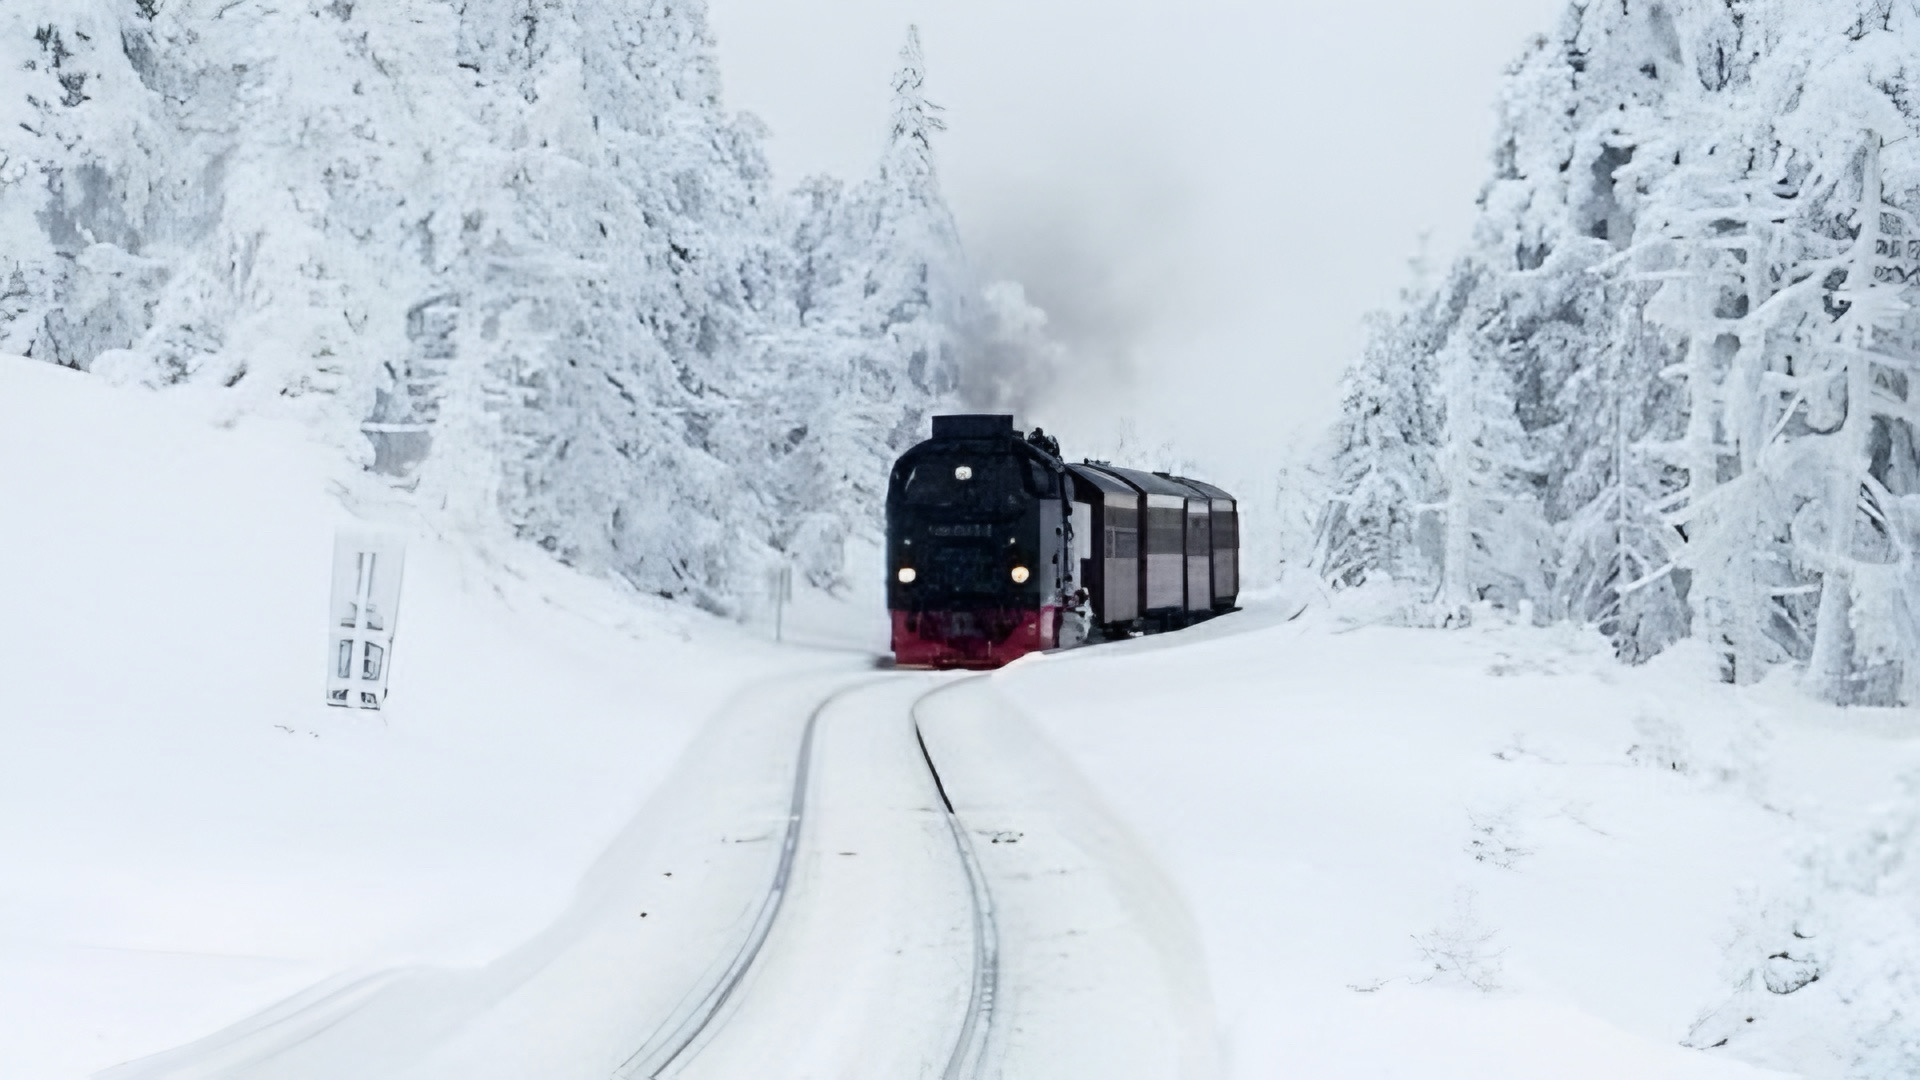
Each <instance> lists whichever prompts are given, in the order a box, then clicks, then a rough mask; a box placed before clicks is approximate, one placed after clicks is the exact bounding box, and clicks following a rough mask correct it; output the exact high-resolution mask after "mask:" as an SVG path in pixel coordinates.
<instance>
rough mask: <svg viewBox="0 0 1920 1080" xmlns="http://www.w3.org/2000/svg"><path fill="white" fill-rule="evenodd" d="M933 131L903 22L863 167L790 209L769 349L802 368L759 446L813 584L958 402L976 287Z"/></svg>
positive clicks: (875, 512)
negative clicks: (783, 312)
mask: <svg viewBox="0 0 1920 1080" xmlns="http://www.w3.org/2000/svg"><path fill="white" fill-rule="evenodd" d="M944 127H945V122H944V121H943V120H942V119H941V117H940V108H939V106H937V105H935V104H934V103H933V102H931V101H930V100H929V99H928V97H927V94H926V61H925V56H924V54H923V52H922V49H921V45H920V36H919V31H918V30H917V29H913V28H910V29H909V30H908V33H907V40H906V43H905V45H904V46H903V47H902V48H901V51H900V64H899V68H898V69H897V71H896V73H895V75H894V79H893V108H892V118H891V124H890V128H889V131H888V135H887V141H886V144H885V147H884V149H883V150H882V153H881V159H880V162H879V166H878V169H877V171H876V174H875V175H874V176H873V177H871V178H870V179H868V180H867V181H865V182H863V183H861V184H859V185H856V186H855V187H854V188H852V189H851V190H849V189H847V188H846V187H845V186H844V185H842V184H840V183H838V182H837V181H831V180H825V179H817V180H813V181H810V182H809V183H808V184H806V185H805V186H803V188H802V189H801V191H800V192H798V193H797V194H796V197H795V199H794V200H793V201H792V203H791V204H790V214H791V218H790V220H791V225H790V229H791V232H790V235H791V237H792V241H791V243H792V246H793V250H794V253H795V259H796V272H795V279H794V285H793V290H792V298H791V303H792V310H793V311H794V313H795V320H796V321H795V324H794V325H793V326H792V327H791V328H790V329H788V330H787V331H785V332H782V333H781V334H779V335H778V336H777V337H775V338H773V339H772V340H770V342H769V343H768V346H769V353H768V355H769V356H770V357H771V358H772V359H773V360H774V361H775V362H777V363H785V364H790V365H792V366H793V367H794V368H796V369H798V370H803V371H805V372H806V373H807V374H806V375H805V377H803V378H800V379H798V380H795V382H796V384H797V385H795V387H794V389H795V390H796V391H797V392H796V393H794V394H792V395H791V396H790V397H789V398H788V400H787V401H786V402H784V403H782V404H780V405H777V406H776V408H777V409H778V412H777V415H779V416H781V417H782V421H781V423H780V424H779V425H778V426H777V427H776V428H775V429H774V432H773V439H772V442H773V450H774V453H775V455H776V460H777V461H778V462H779V465H778V468H779V476H780V478H781V483H780V491H781V494H780V496H779V502H780V505H781V506H782V513H783V518H784V520H785V522H786V524H785V527H784V529H783V537H784V539H783V540H782V542H781V543H782V546H783V547H785V548H787V550H788V551H789V552H790V553H791V554H792V556H793V557H794V558H795V559H796V560H798V562H799V564H800V565H801V568H802V569H803V571H804V572H805V573H806V575H807V577H808V578H809V579H810V580H812V581H813V582H814V583H815V584H818V585H823V586H827V585H836V584H839V583H840V581H841V580H842V574H843V572H844V570H843V560H842V554H841V552H842V547H843V545H844V544H845V542H846V541H847V539H848V538H849V536H850V530H852V529H855V528H859V529H860V530H861V531H864V532H867V533H872V532H873V529H874V523H877V522H878V520H879V513H880V508H881V504H882V502H883V500H884V497H885V478H886V475H887V466H888V463H889V462H890V461H891V459H892V457H893V456H894V455H895V454H897V453H898V452H899V451H900V450H902V449H905V447H906V446H908V445H910V444H911V443H912V442H914V441H916V440H917V439H918V438H919V436H920V433H921V432H922V431H923V429H924V427H925V424H926V417H927V416H928V415H929V414H930V413H931V412H932V411H934V409H935V408H936V407H939V406H942V405H946V404H950V403H953V402H954V401H955V400H956V397H957V394H958V392H959V384H960V380H961V377H962V372H963V370H964V368H965V366H964V365H963V364H962V358H963V356H966V357H968V358H971V357H972V356H973V355H974V354H975V353H976V352H977V350H978V349H979V348H980V346H981V344H982V341H981V336H982V333H983V327H984V324H983V318H982V314H981V311H982V300H981V294H980V290H979V287H978V285H977V283H976V282H975V280H974V278H973V276H972V272H971V270H970V268H969V266H968V263H967V260H966V257H965V254H964V252H963V250H962V248H961V245H960V239H959V230H958V229H957V227H956V226H955V225H954V222H953V216H952V213H951V212H950V211H949V210H948V209H947V205H946V201H945V199H944V198H943V197H942V195H941V193H940V182H939V170H938V167H937V163H936V159H935V155H934V149H933V142H934V136H935V135H936V134H937V133H938V132H940V131H941V130H943V129H944ZM829 507H847V508H852V509H853V510H854V511H855V512H853V513H844V512H833V511H829V510H827V509H826V508H829Z"/></svg>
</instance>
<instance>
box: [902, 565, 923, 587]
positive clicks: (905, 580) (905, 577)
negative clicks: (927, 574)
mask: <svg viewBox="0 0 1920 1080" xmlns="http://www.w3.org/2000/svg"><path fill="white" fill-rule="evenodd" d="M919 576H920V575H919V574H917V573H915V572H914V569H913V567H911V566H903V567H901V568H900V584H902V585H911V584H913V582H914V579H915V578H918V577H919Z"/></svg>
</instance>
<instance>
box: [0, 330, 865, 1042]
mask: <svg viewBox="0 0 1920 1080" xmlns="http://www.w3.org/2000/svg"><path fill="white" fill-rule="evenodd" d="M194 406H203V407H204V408H195V407H194ZM208 417H212V418H214V419H215V420H221V421H222V422H223V423H224V425H225V426H224V429H223V427H221V426H216V424H214V423H209V422H208ZM389 498H390V497H389V493H388V492H387V491H386V489H385V488H384V486H383V485H380V484H378V483H367V482H364V481H363V480H362V479H361V478H360V477H359V475H358V474H357V472H356V471H355V470H352V469H350V468H343V467H342V466H340V465H339V464H338V462H337V460H336V459H335V458H334V456H333V455H332V454H331V453H330V452H329V450H328V449H326V448H325V447H321V446H315V445H313V444H311V443H309V442H307V441H306V439H305V438H304V434H303V432H302V431H300V430H299V429H297V428H291V427H283V426H277V425H274V424H270V423H266V422H261V421H256V420H241V421H237V422H236V421H234V420H233V418H232V416H231V413H230V412H226V411H224V402H223V401H222V399H220V397H219V396H218V395H213V394H209V395H207V396H206V397H204V398H202V399H192V398H185V397H180V396H171V397H168V398H164V399H162V398H156V397H153V396H151V395H148V394H145V393H142V392H136V391H116V390H113V389H110V388H108V387H105V386H103V385H101V384H100V382H99V380H97V379H94V378H91V377H89V376H86V375H82V374H79V373H77V372H73V371H69V370H66V369H63V368H58V367H55V366H53V365H49V364H42V363H36V362H32V361H27V360H21V359H0V506H4V507H5V508H6V511H5V515H4V517H5V522H6V524H5V527H4V529H0V596H4V597H5V601H4V612H5V617H4V621H0V686H3V687H4V692H3V693H0V863H4V864H5V866H6V867H7V870H6V872H5V873H4V874H0V1015H4V1016H6V1017H7V1020H6V1023H5V1024H4V1025H0V1026H3V1027H4V1029H5V1033H4V1035H0V1075H4V1076H7V1077H9V1078H20V1080H27V1078H42V1077H77V1076H81V1075H85V1074H86V1073H88V1072H91V1071H93V1070H95V1069H99V1068H104V1067H106V1066H109V1065H112V1064H115V1063H117V1062H120V1061H125V1060H128V1059H130V1058H134V1057H138V1056H141V1055H143V1054H147V1053H152V1052H156V1051H160V1050H164V1049H167V1048H169V1047H172V1046H175V1045H178V1044H180V1043H182V1042H185V1041H187V1040H189V1039H192V1038H195V1037H198V1036H200V1035H203V1034H205V1033H207V1032H210V1031H212V1030H215V1029H217V1028H220V1027H223V1026H225V1025H226V1024H228V1023H231V1022H233V1021H235V1020H237V1019H239V1018H240V1017H242V1016H245V1015H247V1014H249V1013H251V1012H253V1011H255V1010H257V1009H259V1008H262V1007H264V1006H266V1005H268V1004H269V1003H271V1002H273V1001H275V1000H277V999H279V998H281V997H284V996H286V995H289V994H292V993H294V992H295V991H298V990H301V989H303V988H305V987H307V986H308V985H310V984H314V983H318V982H321V981H323V980H326V979H330V978H333V977H335V976H338V975H340V974H342V973H348V972H354V971H370V970H377V969H381V968H387V967H393V966H398V965H406V964H413V963H433V964H448V965H454V966H461V965H469V964H474V963H479V962H482V961H485V960H488V959H491V958H493V957H495V956H497V955H499V954H500V953H501V952H503V951H505V950H506V949H508V948H509V947H511V946H514V945H517V944H519V943H521V942H522V941H523V940H525V939H527V938H529V937H531V936H533V935H534V934H535V933H536V932H538V931H539V930H541V929H542V928H544V927H546V926H548V925H549V924H550V923H551V922H553V921H554V920H555V919H556V918H557V917H558V915H559V914H560V912H561V911H562V910H564V909H565V908H566V907H567V906H568V905H569V903H570V902H571V901H572V899H573V893H574V890H575V888H576V885H577V883H578V882H579V880H580V879H581V876H582V874H583V873H584V872H585V871H586V869H587V867H588V866H589V865H590V864H592V863H593V862H594V860H595V859H596V858H597V857H599V856H600V855H601V853H602V851H603V849H605V848H606V847H607V845H608V844H609V843H610V842H611V840H612V839H613V837H614V836H615V835H616V834H617V833H618V832H619V831H620V830H621V829H622V828H623V826H624V825H625V824H626V823H627V822H628V820H629V819H630V818H631V817H633V815H634V814H635V813H636V812H637V811H638V810H639V808H640V807H641V805H642V804H643V803H644V802H645V801H646V799H647V798H648V797H649V795H650V794H651V792H652V791H653V789H654V788H655V787H656V786H657V785H658V784H659V783H660V781H661V779H662V778H663V777H665V776H666V775H667V774H668V772H669V770H670V767H671V766H672V765H673V763H674V762H675V760H676V759H677V758H678V757H679V755H680V754H681V752H682V750H683V749H684V747H685V746H686V745H687V743H688V740H689V739H690V738H691V737H692V736H693V734H694V733H695V732H696V731H697V730H698V728H699V726H700V724H701V722H702V721H703V720H704V719H705V718H706V716H707V715H709V714H710V713H712V712H713V711H714V710H715V709H717V708H718V706H719V705H720V703H721V702H722V701H723V700H724V699H725V698H727V697H728V696H729V695H730V694H732V693H733V692H734V691H735V690H736V689H737V688H739V687H740V686H742V685H743V684H745V683H746V682H748V681H750V680H753V679H756V678H763V677H766V676H768V675H771V674H773V673H775V672H778V671H781V670H792V669H795V668H806V667H818V666H823V665H826V666H833V665H839V666H846V665H856V666H857V665H858V664H859V663H861V662H863V658H864V657H865V656H866V655H868V654H867V653H866V652H865V651H864V648H865V647H867V646H869V645H870V642H871V635H869V637H868V639H867V640H859V639H857V638H856V639H853V640H846V641H844V642H843V644H842V645H841V646H839V648H840V649H841V650H842V651H840V652H834V651H832V650H827V651H821V650H818V649H799V650H792V649H790V650H786V651H783V652H781V653H775V652H774V651H773V650H772V649H770V648H768V647H765V646H762V645H759V644H757V643H756V639H755V635H757V634H758V633H759V632H758V630H755V631H754V632H753V633H751V634H749V633H746V632H743V631H742V630H739V629H735V628H731V627H729V626H728V625H726V624H722V623H717V622H714V621H712V620H709V619H707V618H705V617H702V616H697V615H693V614H691V613H689V612H686V611H685V610H683V609H676V608H675V607H674V606H673V605H671V604H669V603H667V602H666V601H662V600H658V599H655V598H649V597H641V596H636V595H634V594H632V593H631V592H625V591H616V590H614V589H612V588H610V587H608V586H606V585H604V584H599V583H595V582H592V581H590V580H587V579H583V578H581V577H579V576H578V575H576V574H574V573H572V572H570V571H566V570H564V569H563V568H560V567H558V566H556V565H555V564H553V563H552V562H551V561H550V560H548V559H546V558H545V557H544V556H543V555H541V554H540V553H539V552H538V551H535V550H533V549H530V548H526V547H523V546H522V545H520V544H518V543H516V542H513V541H510V540H504V539H503V540H498V541H485V540H481V541H476V540H474V539H472V538H470V537H457V536H440V535H437V534H436V532H435V530H434V529H433V528H431V527H429V526H427V525H426V524H424V523H423V522H422V521H421V520H419V519H418V518H416V517H414V516H413V515H411V514H410V513H408V512H407V511H406V509H405V508H404V507H403V506H400V505H395V504H390V502H389ZM349 507H352V508H353V509H352V510H350V509H348V508H349ZM368 520H371V521H373V522H375V523H379V524H383V525H385V526H386V527H389V528H394V529H397V530H399V531H401V532H402V533H403V534H406V535H408V536H410V538H411V548H410V551H409V557H408V566H407V578H406V588H405V594H404V595H403V597H402V601H401V609H400V617H399V635H398V638H397V641H396V656H395V662H396V668H395V673H394V684H393V695H392V697H391V699H390V701H389V709H388V711H387V712H386V713H385V714H383V715H372V714H361V713H351V712H346V711H342V710H337V709H329V708H327V707H326V706H325V705H324V704H322V687H323V677H324V661H325V656H324V653H325V648H326V646H325V642H326V614H325V611H326V603H327V588H328V581H327V576H328V572H329V560H330V558H331V544H332V537H333V531H334V529H335V527H336V526H339V525H344V524H351V523H354V522H356V521H368ZM814 602H815V603H818V602H819V601H817V600H816V601H814ZM843 622H844V620H843ZM872 623H873V625H874V626H875V627H878V626H879V625H881V622H880V620H878V619H877V618H876V619H874V620H872ZM814 640H816V641H818V640H821V639H820V638H819V636H818V634H817V632H816V634H815V637H814Z"/></svg>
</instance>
